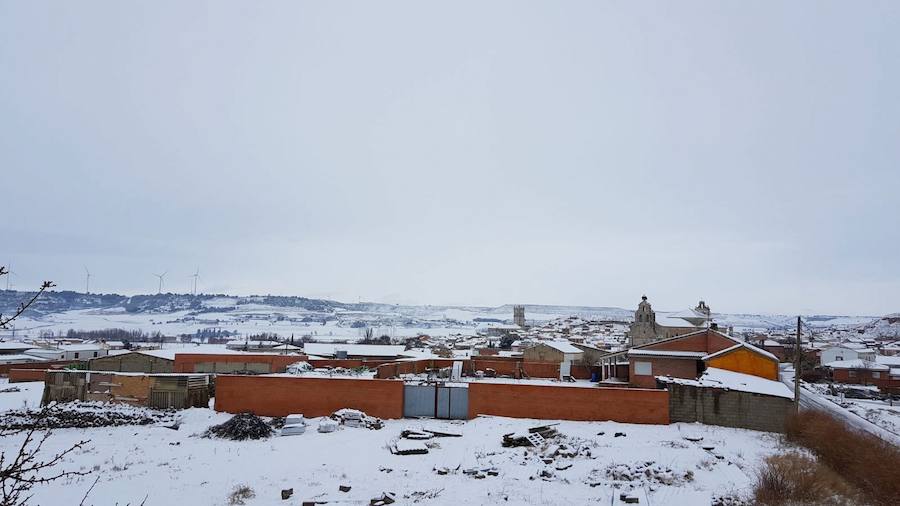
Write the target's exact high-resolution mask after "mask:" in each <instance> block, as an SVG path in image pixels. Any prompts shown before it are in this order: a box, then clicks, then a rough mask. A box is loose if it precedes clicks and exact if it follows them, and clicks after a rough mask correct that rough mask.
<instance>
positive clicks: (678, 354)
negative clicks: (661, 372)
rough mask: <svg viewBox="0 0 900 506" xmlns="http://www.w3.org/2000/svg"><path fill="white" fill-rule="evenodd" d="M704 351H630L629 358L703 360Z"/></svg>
mask: <svg viewBox="0 0 900 506" xmlns="http://www.w3.org/2000/svg"><path fill="white" fill-rule="evenodd" d="M705 355H706V352H703V351H677V350H638V349H631V350H628V356H629V357H668V358H697V359H700V358H703V357H704V356H705Z"/></svg>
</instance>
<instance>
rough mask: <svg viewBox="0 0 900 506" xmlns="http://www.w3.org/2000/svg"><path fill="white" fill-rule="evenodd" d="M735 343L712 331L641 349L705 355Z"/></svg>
mask: <svg viewBox="0 0 900 506" xmlns="http://www.w3.org/2000/svg"><path fill="white" fill-rule="evenodd" d="M735 344H737V343H735V342H734V341H731V340H730V339H726V338H724V337H722V336H720V335H719V334H717V333H715V332H711V331H707V332H703V333H699V334H694V335H691V336H687V337H682V338H680V339H674V340H672V341H666V342H662V343H657V344H651V345H649V346H643V347H641V349H642V350H665V351H702V352H704V353H715V352H717V351H722V350H724V349H725V348H731V347H732V346H734V345H735Z"/></svg>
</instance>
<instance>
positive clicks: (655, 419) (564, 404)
mask: <svg viewBox="0 0 900 506" xmlns="http://www.w3.org/2000/svg"><path fill="white" fill-rule="evenodd" d="M478 415H495V416H508V417H512V418H536V419H546V420H612V421H616V422H623V423H652V424H667V423H669V394H668V392H666V391H665V390H644V389H638V388H601V387H593V388H580V387H555V386H538V385H534V386H532V385H508V384H502V383H470V384H469V418H474V417H476V416H478Z"/></svg>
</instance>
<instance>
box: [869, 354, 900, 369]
mask: <svg viewBox="0 0 900 506" xmlns="http://www.w3.org/2000/svg"><path fill="white" fill-rule="evenodd" d="M875 361H876V362H878V363H879V364H884V365H890V366H895V367H900V356H889V355H875Z"/></svg>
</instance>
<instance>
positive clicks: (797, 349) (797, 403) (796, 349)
mask: <svg viewBox="0 0 900 506" xmlns="http://www.w3.org/2000/svg"><path fill="white" fill-rule="evenodd" d="M800 324H801V321H800V317H799V316H798V317H797V340H796V341H795V342H794V404H795V406H794V409H796V410H797V411H798V412H799V411H800V353H801V348H800Z"/></svg>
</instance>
